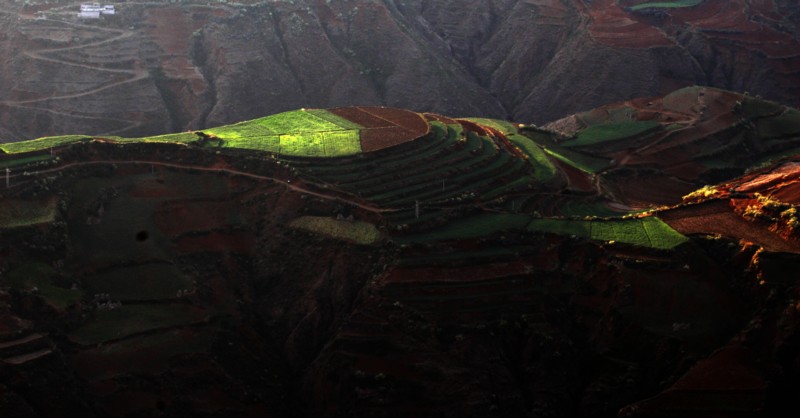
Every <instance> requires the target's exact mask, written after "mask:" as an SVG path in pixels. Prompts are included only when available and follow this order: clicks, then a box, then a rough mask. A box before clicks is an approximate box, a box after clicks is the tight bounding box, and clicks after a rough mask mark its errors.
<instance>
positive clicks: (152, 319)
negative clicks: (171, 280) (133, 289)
mask: <svg viewBox="0 0 800 418" xmlns="http://www.w3.org/2000/svg"><path fill="white" fill-rule="evenodd" d="M207 320H208V317H207V312H206V311H204V310H202V309H200V308H197V307H194V306H191V305H187V304H182V303H180V304H178V303H176V304H146V305H122V306H120V307H117V308H115V309H110V310H98V311H97V312H96V313H95V318H94V319H92V320H90V321H89V322H88V323H86V324H85V325H84V326H82V327H81V328H78V329H77V330H75V331H74V332H73V333H72V334H70V335H69V338H70V339H71V340H73V341H75V342H76V343H78V344H83V345H92V344H98V343H102V342H106V341H112V340H117V339H121V338H125V337H128V336H131V335H135V334H139V333H142V332H147V331H151V330H155V329H166V328H172V327H177V326H181V325H190V324H194V323H199V322H206V321H207Z"/></svg>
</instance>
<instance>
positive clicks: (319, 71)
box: [0, 0, 800, 140]
mask: <svg viewBox="0 0 800 418" xmlns="http://www.w3.org/2000/svg"><path fill="white" fill-rule="evenodd" d="M79 3H80V2H79V1H73V0H26V1H4V2H2V4H1V5H0V22H1V24H0V28H2V29H0V55H2V56H4V57H8V59H6V60H3V61H2V62H0V137H2V138H5V139H7V140H23V139H31V138H37V137H42V136H57V135H65V134H71V133H75V132H85V133H88V134H91V135H96V136H111V135H122V136H144V135H154V134H159V133H167V132H181V131H185V130H196V129H206V128H211V127H214V126H218V125H225V124H230V123H233V122H238V121H241V120H247V119H253V118H257V117H261V116H263V115H269V114H277V113H281V112H285V111H289V110H294V109H298V108H301V107H321V108H329V107H340V106H355V105H373V106H379V105H384V106H394V107H407V108H413V109H417V110H420V111H430V112H437V113H442V114H448V115H460V116H464V115H482V116H489V117H496V118H504V119H513V120H517V121H521V122H526V123H529V122H535V123H544V122H548V121H552V120H555V119H558V118H562V117H564V116H566V115H568V114H572V113H575V112H579V111H584V110H586V109H590V108H593V107H596V106H600V105H602V104H605V103H608V102H612V101H623V100H630V99H633V98H636V97H642V96H657V95H663V94H666V93H668V92H670V91H672V90H674V89H676V88H680V87H684V86H688V85H694V84H701V85H707V86H713V87H718V88H726V89H731V90H736V91H750V92H752V93H753V94H760V95H762V96H763V97H765V98H769V99H771V100H778V101H780V102H781V103H783V104H787V105H790V106H795V107H797V106H798V105H800V101H798V100H799V98H800V91H799V90H798V87H799V86H800V72H798V70H799V69H800V67H798V65H800V56H798V52H797V51H799V50H800V44H799V43H798V33H800V31H798V22H800V19H798V16H800V9H798V5H797V2H796V1H794V0H769V1H765V0H730V1H729V0H703V1H695V0H692V1H683V0H681V1H672V2H670V1H666V2H659V1H650V0H593V1H588V0H580V1H565V0H525V1H520V0H496V1H491V2H489V1H478V0H439V1H436V2H431V1H428V0H404V1H395V0H383V1H372V0H348V1H339V0H336V1H332V0H291V1H290V0H271V1H256V0H238V1H235V2H233V1H198V0H181V1H162V2H154V1H141V0H136V1H134V0H128V1H125V2H118V3H116V10H117V14H115V15H114V16H104V17H103V18H101V19H97V20H94V19H78V18H77V17H76V13H77V11H78V9H79Z"/></svg>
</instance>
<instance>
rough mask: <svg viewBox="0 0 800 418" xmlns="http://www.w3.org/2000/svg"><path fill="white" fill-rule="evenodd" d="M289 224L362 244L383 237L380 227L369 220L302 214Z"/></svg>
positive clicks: (369, 243) (373, 241)
mask: <svg viewBox="0 0 800 418" xmlns="http://www.w3.org/2000/svg"><path fill="white" fill-rule="evenodd" d="M289 226H290V227H292V228H297V229H302V230H305V231H309V232H313V233H315V234H321V235H325V236H329V237H331V238H336V239H340V240H343V241H348V242H352V243H355V244H360V245H371V244H374V243H375V242H377V241H378V240H379V239H380V237H381V233H380V231H378V228H376V227H375V225H373V224H371V223H369V222H362V221H354V222H351V221H347V220H342V219H333V218H329V217H324V216H301V217H299V218H297V219H294V220H293V221H292V222H290V223H289Z"/></svg>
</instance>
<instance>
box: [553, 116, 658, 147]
mask: <svg viewBox="0 0 800 418" xmlns="http://www.w3.org/2000/svg"><path fill="white" fill-rule="evenodd" d="M660 128H661V125H660V124H659V123H658V122H656V121H636V120H632V121H625V122H612V123H603V124H599V125H592V126H589V127H588V128H586V129H583V130H581V131H580V132H578V135H577V137H576V138H575V139H572V140H569V141H564V142H562V143H561V145H563V146H565V147H580V146H584V145H593V144H599V143H602V142H610V141H619V140H622V139H627V138H631V137H634V136H640V135H646V134H649V133H651V132H655V131H657V130H659V129H660Z"/></svg>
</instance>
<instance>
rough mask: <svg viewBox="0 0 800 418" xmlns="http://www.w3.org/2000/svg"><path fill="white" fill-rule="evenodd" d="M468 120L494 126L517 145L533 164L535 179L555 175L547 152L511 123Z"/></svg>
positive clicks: (542, 179)
mask: <svg viewBox="0 0 800 418" xmlns="http://www.w3.org/2000/svg"><path fill="white" fill-rule="evenodd" d="M468 120H471V121H473V122H475V123H477V124H480V125H484V126H488V127H491V128H494V129H496V130H498V131H500V132H502V133H503V134H504V135H506V137H507V138H508V140H509V141H511V143H512V144H514V145H516V146H517V147H519V148H520V149H521V150H522V152H524V153H525V154H526V155H527V156H528V162H530V164H531V165H532V166H533V177H534V178H535V179H536V180H537V181H540V182H547V181H549V180H552V179H553V178H554V177H555V176H556V172H557V170H556V167H555V166H554V165H553V162H552V161H550V158H548V157H547V153H545V152H544V150H543V149H542V147H541V146H539V145H538V144H537V143H536V142H534V141H533V140H532V139H530V138H528V137H527V136H525V135H521V134H519V133H518V131H517V128H516V126H514V124H513V123H511V122H507V121H502V120H497V119H485V118H469V119H468Z"/></svg>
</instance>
